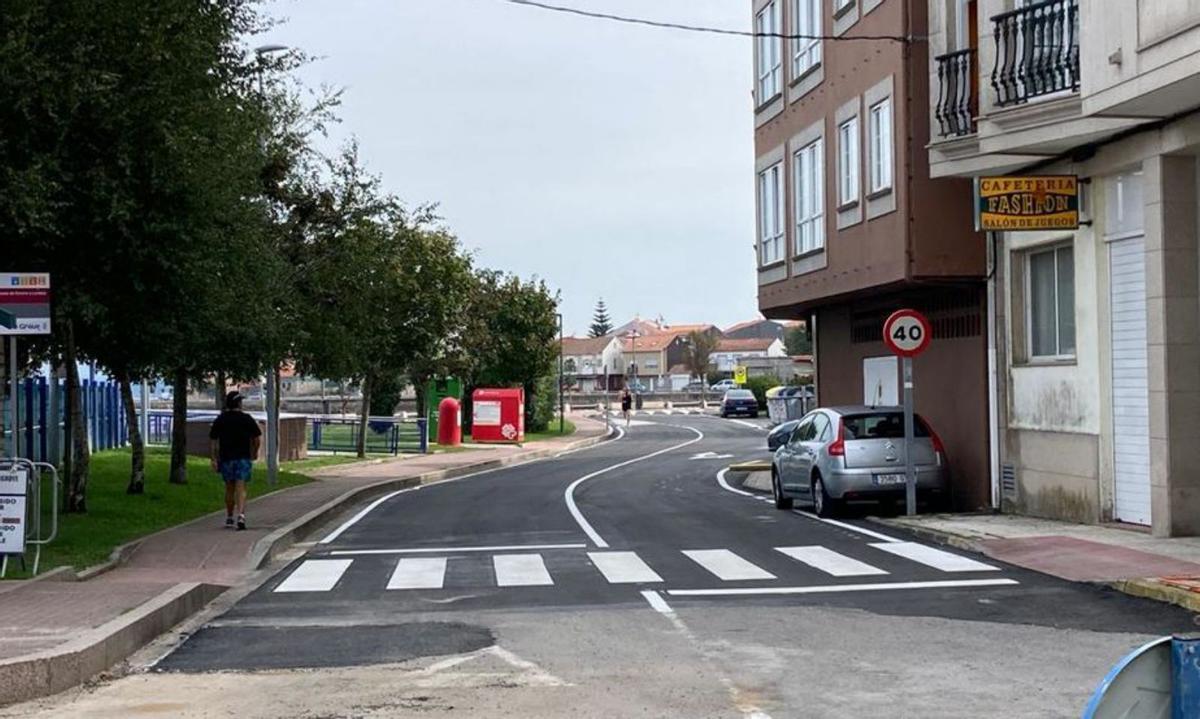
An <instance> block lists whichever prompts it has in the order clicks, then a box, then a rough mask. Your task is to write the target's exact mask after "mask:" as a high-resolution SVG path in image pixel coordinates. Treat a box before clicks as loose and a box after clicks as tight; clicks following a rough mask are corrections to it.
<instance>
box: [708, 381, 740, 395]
mask: <svg viewBox="0 0 1200 719" xmlns="http://www.w3.org/2000/svg"><path fill="white" fill-rule="evenodd" d="M737 388H738V386H737V383H736V382H734V381H733V380H731V379H723V380H721V381H720V382H717V383H716V384H714V385H712V386H710V387H709V389H710V390H712V391H713V392H717V393H722V392H728V391H729V390H731V389H737Z"/></svg>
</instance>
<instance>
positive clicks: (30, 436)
mask: <svg viewBox="0 0 1200 719" xmlns="http://www.w3.org/2000/svg"><path fill="white" fill-rule="evenodd" d="M66 387H67V385H66V381H65V380H59V381H58V382H56V383H51V382H50V381H48V380H47V379H46V378H45V377H35V378H32V379H27V380H22V381H20V382H19V386H18V390H17V391H18V393H19V410H20V415H21V429H20V435H19V437H18V453H20V454H22V455H23V456H24V457H25V458H27V459H30V460H33V461H35V462H49V463H51V464H57V463H58V462H59V461H60V460H61V459H62V447H61V442H62V433H61V432H57V433H56V432H54V431H53V428H54V427H62V426H63V422H64V419H65V416H66V411H67V410H66V406H67V401H66ZM79 388H80V410H81V411H82V413H83V416H84V420H85V422H86V425H87V435H88V440H89V442H90V444H91V447H92V449H93V450H95V451H99V450H104V449H113V448H114V447H122V446H124V445H125V443H126V442H127V441H128V439H129V431H128V427H127V426H126V424H125V412H124V410H123V409H122V407H121V395H120V389H119V387H118V385H117V383H116V382H94V381H91V380H82V381H81V382H80V383H79ZM52 393H56V394H57V396H55V397H51V394H52ZM9 402H11V398H10V397H6V398H5V400H4V414H3V415H2V416H3V417H5V418H8V417H10V416H11V414H10V405H9ZM11 437H12V428H11V427H8V426H5V428H4V443H5V444H4V446H5V447H6V448H7V446H8V442H9V440H10V439H11ZM56 444H57V445H58V446H54V445H56Z"/></svg>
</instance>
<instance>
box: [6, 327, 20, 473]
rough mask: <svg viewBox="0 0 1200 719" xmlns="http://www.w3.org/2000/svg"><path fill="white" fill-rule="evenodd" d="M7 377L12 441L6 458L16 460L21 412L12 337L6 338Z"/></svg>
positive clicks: (14, 345) (15, 350)
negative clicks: (8, 380)
mask: <svg viewBox="0 0 1200 719" xmlns="http://www.w3.org/2000/svg"><path fill="white" fill-rule="evenodd" d="M8 376H9V379H10V386H11V392H12V395H11V397H10V399H9V409H11V410H12V419H11V420H10V423H9V431H10V432H12V439H11V440H10V441H9V445H8V447H9V451H8V456H10V457H12V458H14V459H15V458H16V457H18V456H20V454H21V452H20V450H21V440H20V434H21V432H20V428H19V426H18V425H19V423H20V421H21V411H20V409H19V398H20V396H21V392H20V389H21V388H20V387H19V386H18V384H17V337H16V335H13V336H11V337H9V338H8Z"/></svg>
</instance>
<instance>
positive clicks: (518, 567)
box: [492, 554, 554, 587]
mask: <svg viewBox="0 0 1200 719" xmlns="http://www.w3.org/2000/svg"><path fill="white" fill-rule="evenodd" d="M492 566H493V567H494V568H495V569H496V584H497V585H499V586H501V587H543V586H547V585H550V584H554V580H553V579H551V578H550V572H548V571H546V563H545V562H543V561H542V555H540V554H498V555H496V556H494V557H492Z"/></svg>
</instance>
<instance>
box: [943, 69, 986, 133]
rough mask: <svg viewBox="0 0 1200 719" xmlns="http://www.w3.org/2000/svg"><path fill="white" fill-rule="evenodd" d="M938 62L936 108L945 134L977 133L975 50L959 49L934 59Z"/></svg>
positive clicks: (977, 109)
mask: <svg viewBox="0 0 1200 719" xmlns="http://www.w3.org/2000/svg"><path fill="white" fill-rule="evenodd" d="M934 60H935V61H936V62H937V76H938V101H937V107H936V108H934V116H935V117H936V118H937V121H938V126H939V128H940V134H941V136H942V137H960V136H962V135H970V134H971V133H973V132H975V115H976V114H978V112H979V100H978V93H977V92H976V91H975V88H976V80H975V78H976V74H975V50H974V49H967V50H959V51H958V52H951V53H946V54H945V55H939V56H938V57H936V58H934Z"/></svg>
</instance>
